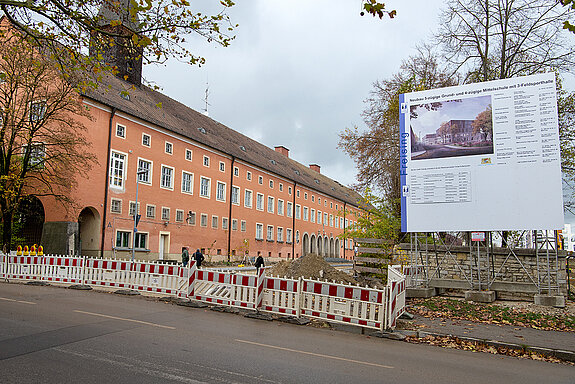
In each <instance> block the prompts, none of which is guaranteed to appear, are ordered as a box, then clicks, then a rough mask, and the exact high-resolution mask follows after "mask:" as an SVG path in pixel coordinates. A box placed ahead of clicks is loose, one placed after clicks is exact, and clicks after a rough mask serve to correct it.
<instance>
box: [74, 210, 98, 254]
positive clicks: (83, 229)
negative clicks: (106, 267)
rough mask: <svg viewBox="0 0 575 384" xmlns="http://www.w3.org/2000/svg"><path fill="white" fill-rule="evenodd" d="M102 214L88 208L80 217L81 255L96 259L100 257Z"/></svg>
mask: <svg viewBox="0 0 575 384" xmlns="http://www.w3.org/2000/svg"><path fill="white" fill-rule="evenodd" d="M100 221H101V220H100V214H99V213H98V211H97V210H96V209H95V208H93V207H86V208H84V209H83V210H82V212H80V216H78V232H79V233H80V244H79V251H80V252H79V254H80V255H82V256H88V257H95V256H99V255H100V241H99V239H100V226H101V224H100Z"/></svg>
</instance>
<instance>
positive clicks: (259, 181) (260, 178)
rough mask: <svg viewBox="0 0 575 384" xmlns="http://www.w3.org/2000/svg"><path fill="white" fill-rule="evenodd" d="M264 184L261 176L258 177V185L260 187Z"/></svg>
mask: <svg viewBox="0 0 575 384" xmlns="http://www.w3.org/2000/svg"><path fill="white" fill-rule="evenodd" d="M263 183H264V178H263V177H261V176H258V184H260V185H262V184H263Z"/></svg>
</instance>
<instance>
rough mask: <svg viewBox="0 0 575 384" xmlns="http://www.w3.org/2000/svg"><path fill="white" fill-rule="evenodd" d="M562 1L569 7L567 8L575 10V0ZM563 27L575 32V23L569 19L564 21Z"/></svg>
mask: <svg viewBox="0 0 575 384" xmlns="http://www.w3.org/2000/svg"><path fill="white" fill-rule="evenodd" d="M561 2H562V3H563V5H564V6H565V7H567V9H570V10H572V11H574V10H575V1H573V0H561ZM563 28H565V29H567V30H569V31H571V32H573V33H575V25H573V24H571V22H570V21H569V20H565V21H564V22H563Z"/></svg>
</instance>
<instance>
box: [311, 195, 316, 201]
mask: <svg viewBox="0 0 575 384" xmlns="http://www.w3.org/2000/svg"><path fill="white" fill-rule="evenodd" d="M311 202H312V203H313V202H315V196H314V195H311Z"/></svg>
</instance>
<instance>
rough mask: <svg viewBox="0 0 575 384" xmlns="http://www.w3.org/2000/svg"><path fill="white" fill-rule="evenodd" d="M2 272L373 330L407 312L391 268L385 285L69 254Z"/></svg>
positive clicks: (18, 263)
mask: <svg viewBox="0 0 575 384" xmlns="http://www.w3.org/2000/svg"><path fill="white" fill-rule="evenodd" d="M1 256H2V257H1V258H0V277H2V278H5V279H8V280H10V279H15V280H24V281H26V280H44V281H53V282H59V283H81V284H90V285H96V286H103V287H111V288H129V289H134V290H138V291H141V292H152V293H163V294H167V295H174V296H179V297H188V298H190V299H193V300H199V301H203V302H207V303H212V304H218V305H223V306H232V307H240V308H247V309H253V310H262V311H266V312H271V313H276V314H281V315H288V316H296V317H300V316H306V317H310V318H317V319H324V320H328V321H332V322H338V323H343V324H350V325H358V326H362V327H367V328H374V329H381V330H383V329H389V328H392V329H393V328H395V325H396V320H397V318H398V317H399V316H401V315H402V314H403V313H404V312H405V286H406V284H405V275H403V274H402V273H401V272H400V270H401V269H400V268H398V266H394V267H389V268H388V285H387V286H386V287H385V289H374V288H367V287H365V288H363V287H359V286H354V285H345V284H338V283H335V282H331V283H330V282H325V281H315V280H308V279H302V278H300V279H298V280H295V279H289V278H280V277H271V276H270V277H268V276H266V274H265V270H264V269H263V268H261V269H259V270H258V271H257V275H244V274H240V273H236V271H226V272H224V271H215V270H209V269H198V268H197V267H196V263H195V261H191V263H190V265H189V266H188V267H183V266H180V265H167V264H160V263H153V262H144V261H134V262H131V261H129V260H112V259H94V258H78V257H67V256H53V255H47V256H10V255H1Z"/></svg>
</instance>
